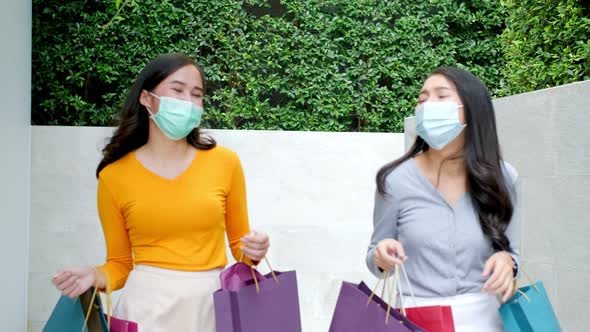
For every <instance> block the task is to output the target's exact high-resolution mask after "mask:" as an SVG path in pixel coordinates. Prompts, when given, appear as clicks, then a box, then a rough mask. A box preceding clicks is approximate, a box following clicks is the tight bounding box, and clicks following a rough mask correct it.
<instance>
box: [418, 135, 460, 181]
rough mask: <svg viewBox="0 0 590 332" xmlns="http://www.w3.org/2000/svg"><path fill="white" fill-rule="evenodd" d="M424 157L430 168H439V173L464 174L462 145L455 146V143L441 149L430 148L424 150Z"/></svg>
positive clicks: (437, 169)
mask: <svg viewBox="0 0 590 332" xmlns="http://www.w3.org/2000/svg"><path fill="white" fill-rule="evenodd" d="M453 143H454V142H453ZM424 158H425V159H426V161H427V163H428V164H429V165H430V167H431V168H432V169H434V170H436V171H437V172H438V171H439V170H440V174H444V175H449V176H462V175H464V174H465V162H464V159H463V151H462V147H457V146H456V144H449V145H447V146H446V147H445V148H444V149H442V150H435V149H432V148H430V149H428V151H426V152H424Z"/></svg>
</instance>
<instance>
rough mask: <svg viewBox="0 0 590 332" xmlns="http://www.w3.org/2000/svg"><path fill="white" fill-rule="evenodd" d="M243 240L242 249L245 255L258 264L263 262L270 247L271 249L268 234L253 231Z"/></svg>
mask: <svg viewBox="0 0 590 332" xmlns="http://www.w3.org/2000/svg"><path fill="white" fill-rule="evenodd" d="M241 240H242V243H243V244H244V246H243V247H242V251H243V252H244V255H246V256H247V257H248V258H250V259H251V260H253V261H256V262H259V261H261V260H262V259H263V258H264V256H266V253H267V252H268V247H270V240H269V238H268V235H266V233H261V232H257V231H251V232H250V233H248V234H247V235H246V236H244V237H243V238H241Z"/></svg>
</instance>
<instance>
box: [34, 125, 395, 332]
mask: <svg viewBox="0 0 590 332" xmlns="http://www.w3.org/2000/svg"><path fill="white" fill-rule="evenodd" d="M110 131H111V129H109V128H88V127H86V128H74V127H33V133H32V147H33V153H32V156H33V157H32V168H33V169H32V188H33V189H32V203H31V204H32V206H31V213H32V215H31V264H30V283H29V287H30V296H29V302H30V306H29V323H30V325H29V326H30V330H31V331H40V330H41V328H42V326H43V322H44V321H45V320H46V319H47V317H48V316H49V314H50V312H51V310H52V308H53V305H54V304H55V302H56V301H57V298H58V292H57V291H55V290H54V289H52V288H51V287H50V283H49V279H50V277H51V275H52V274H53V273H54V271H55V270H56V269H57V268H59V267H61V266H64V265H76V264H100V263H101V262H102V261H103V260H104V255H105V254H104V243H103V241H104V240H103V235H102V231H101V229H100V224H99V221H98V218H97V212H96V203H95V202H96V198H95V195H96V193H95V191H96V180H95V178H94V170H95V167H96V164H97V163H98V160H99V157H100V154H99V146H101V145H102V143H103V141H104V138H105V137H106V136H108V135H109V134H110ZM213 136H214V137H215V138H216V139H217V140H218V141H219V142H220V143H221V144H222V145H224V146H227V147H229V148H231V149H233V150H235V151H237V152H238V154H239V155H240V157H241V159H242V163H243V166H244V171H245V174H246V181H247V189H248V205H249V208H250V217H251V224H252V227H253V228H255V229H260V230H263V231H266V232H268V233H269V235H270V237H271V241H272V245H271V250H270V256H269V257H270V260H271V263H272V264H273V268H275V269H276V270H289V269H296V270H297V272H298V278H299V293H300V304H301V311H302V323H303V328H304V331H313V332H318V331H327V330H328V325H329V322H330V319H331V315H332V312H333V309H334V305H335V303H336V297H337V296H338V291H339V288H340V282H341V280H342V279H346V280H350V281H355V282H358V281H360V280H361V279H363V280H365V281H369V282H370V283H373V282H374V278H372V277H371V276H370V274H369V273H368V271H367V269H366V267H365V263H364V261H365V260H364V259H365V252H366V247H367V245H368V242H369V237H370V232H371V229H372V209H373V206H372V205H373V193H374V188H375V185H374V183H375V181H374V176H375V173H376V171H377V169H378V168H379V167H380V166H381V165H383V164H384V163H386V162H388V161H390V160H392V159H394V158H396V157H398V156H400V155H401V153H402V152H403V135H402V134H363V133H320V132H267V131H214V132H213Z"/></svg>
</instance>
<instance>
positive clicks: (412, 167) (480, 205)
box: [367, 67, 518, 332]
mask: <svg viewBox="0 0 590 332" xmlns="http://www.w3.org/2000/svg"><path fill="white" fill-rule="evenodd" d="M416 119H417V125H416V133H417V135H418V137H417V139H416V142H415V143H414V145H413V146H412V147H411V148H410V150H409V152H408V153H407V154H405V155H404V156H402V157H401V158H400V159H397V160H395V161H393V162H391V163H389V164H387V165H385V166H384V167H383V168H382V169H381V170H380V171H379V173H378V174H377V189H378V190H377V193H376V197H375V210H374V231H373V235H372V237H371V244H370V246H369V249H368V252H367V265H368V267H369V269H370V270H371V272H373V274H375V275H376V276H379V277H380V276H382V271H384V270H387V271H389V270H391V269H393V268H394V267H395V266H396V265H398V264H402V263H403V264H404V267H405V269H406V271H407V272H408V275H409V279H410V282H411V286H412V288H413V289H414V291H415V295H416V297H415V298H414V299H412V300H410V299H407V300H406V302H405V303H406V304H407V305H410V306H413V305H418V306H426V305H450V306H451V307H452V311H453V318H454V321H455V328H456V331H457V332H463V331H469V332H473V331H480V332H484V331H485V332H495V331H503V327H502V322H501V320H500V317H499V314H498V310H497V309H498V306H499V304H500V302H499V301H498V296H499V297H501V299H502V300H503V301H506V300H507V299H508V298H509V297H510V295H511V294H512V292H513V287H514V284H513V280H514V277H515V276H516V273H517V266H518V265H517V262H518V248H517V244H518V242H517V237H516V230H517V228H518V225H517V223H516V221H515V218H514V216H515V210H516V195H515V183H516V179H517V173H516V171H515V169H514V168H513V167H512V166H510V165H509V164H508V163H506V162H504V161H503V160H502V157H501V153H500V147H499V143H498V136H497V132H496V120H495V115H494V109H493V105H492V100H491V98H490V95H489V92H488V90H487V88H486V86H485V85H484V84H483V82H481V80H479V79H478V78H477V77H476V76H474V75H472V74H470V73H468V72H466V71H464V70H461V69H458V68H452V67H445V68H439V69H438V70H436V71H434V72H433V73H432V74H431V75H430V76H429V77H428V79H427V80H426V81H425V82H424V85H423V87H422V89H421V91H420V94H419V97H418V103H417V107H416ZM401 279H402V286H403V287H402V289H403V290H404V293H405V294H404V295H409V294H408V293H407V292H406V291H407V290H408V285H406V284H405V283H404V282H403V278H401Z"/></svg>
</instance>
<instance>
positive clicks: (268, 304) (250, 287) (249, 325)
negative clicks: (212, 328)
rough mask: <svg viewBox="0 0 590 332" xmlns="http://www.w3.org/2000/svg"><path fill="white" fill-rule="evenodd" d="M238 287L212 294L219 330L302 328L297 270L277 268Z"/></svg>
mask: <svg viewBox="0 0 590 332" xmlns="http://www.w3.org/2000/svg"><path fill="white" fill-rule="evenodd" d="M274 274H275V275H276V279H275V277H274V276H273V274H272V273H269V274H267V275H266V276H265V279H264V280H260V281H258V282H257V283H256V282H255V281H254V280H249V281H247V282H246V285H245V286H244V287H242V288H240V289H239V290H237V291H227V290H223V289H220V290H218V291H216V292H215V293H214V294H213V299H214V302H215V325H216V329H217V330H216V331H217V332H276V331H281V332H301V317H300V313H299V295H298V291H297V276H296V274H295V271H288V272H278V271H275V272H274Z"/></svg>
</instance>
